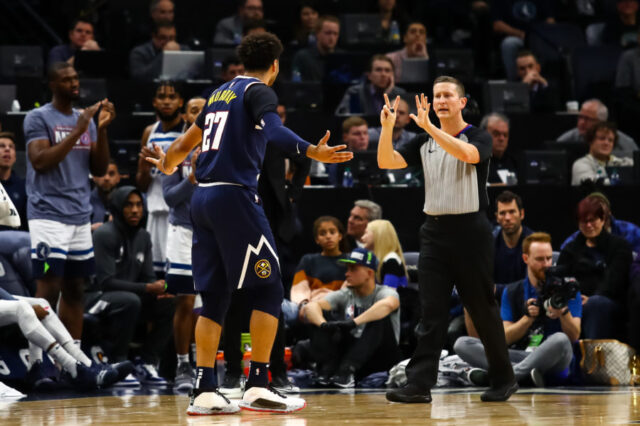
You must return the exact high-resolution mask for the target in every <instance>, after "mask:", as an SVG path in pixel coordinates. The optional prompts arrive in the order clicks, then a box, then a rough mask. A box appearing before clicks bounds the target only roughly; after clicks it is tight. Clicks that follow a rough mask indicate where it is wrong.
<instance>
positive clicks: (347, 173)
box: [342, 167, 353, 188]
mask: <svg viewBox="0 0 640 426" xmlns="http://www.w3.org/2000/svg"><path fill="white" fill-rule="evenodd" d="M342 186H343V187H345V188H351V187H353V173H351V168H350V167H345V168H344V173H342Z"/></svg>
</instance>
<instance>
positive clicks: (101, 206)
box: [90, 159, 120, 232]
mask: <svg viewBox="0 0 640 426" xmlns="http://www.w3.org/2000/svg"><path fill="white" fill-rule="evenodd" d="M93 183H95V185H96V186H95V188H93V191H91V200H90V202H91V209H92V212H91V231H92V232H93V231H95V230H96V229H97V228H98V227H99V226H100V225H102V224H103V223H104V222H108V221H109V210H108V206H109V195H110V194H111V192H112V191H113V190H114V189H115V188H116V187H117V186H118V184H119V183H120V172H119V171H118V165H117V164H116V161H115V160H114V159H110V160H109V166H108V167H107V173H105V175H104V176H99V177H98V176H94V177H93Z"/></svg>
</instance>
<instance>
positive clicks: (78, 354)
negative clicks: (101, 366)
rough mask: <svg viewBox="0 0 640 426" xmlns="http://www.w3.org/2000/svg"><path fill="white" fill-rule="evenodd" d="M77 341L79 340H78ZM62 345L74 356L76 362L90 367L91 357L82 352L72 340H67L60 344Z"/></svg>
mask: <svg viewBox="0 0 640 426" xmlns="http://www.w3.org/2000/svg"><path fill="white" fill-rule="evenodd" d="M78 342H80V341H79V340H78ZM62 347H63V348H64V350H65V351H67V352H69V354H70V355H71V356H72V357H74V358H75V359H76V360H77V361H78V362H80V363H82V364H84V365H85V366H87V367H91V359H89V357H88V356H86V355H85V354H84V352H82V349H80V345H76V343H75V341H74V340H69V341H67V342H65V343H63V344H62Z"/></svg>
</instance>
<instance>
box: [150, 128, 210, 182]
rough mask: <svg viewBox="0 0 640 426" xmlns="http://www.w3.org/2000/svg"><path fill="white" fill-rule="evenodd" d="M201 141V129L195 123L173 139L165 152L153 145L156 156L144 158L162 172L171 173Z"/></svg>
mask: <svg viewBox="0 0 640 426" xmlns="http://www.w3.org/2000/svg"><path fill="white" fill-rule="evenodd" d="M201 141H202V129H201V128H200V127H198V126H197V125H196V124H192V125H191V127H189V129H188V130H187V132H186V133H184V134H182V135H180V136H179V137H178V138H177V139H176V140H175V141H173V143H172V144H171V146H170V147H169V149H168V150H167V153H166V154H165V153H164V152H163V151H162V148H160V147H159V146H154V148H155V154H156V157H155V158H154V157H147V158H145V160H147V161H148V162H150V163H151V164H153V165H154V166H156V167H157V168H158V170H160V171H161V172H162V173H164V174H167V175H171V174H173V173H175V171H176V170H177V169H178V165H179V164H180V163H182V162H183V161H184V159H185V158H187V155H189V153H190V152H191V151H192V150H193V148H195V147H196V145H198V144H199V143H200V142H201Z"/></svg>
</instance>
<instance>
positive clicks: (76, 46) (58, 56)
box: [48, 18, 100, 66]
mask: <svg viewBox="0 0 640 426" xmlns="http://www.w3.org/2000/svg"><path fill="white" fill-rule="evenodd" d="M78 50H100V46H98V42H96V41H95V40H94V38H93V24H92V23H91V22H89V21H88V20H86V19H85V18H78V19H76V20H75V21H73V24H72V25H71V28H70V29H69V44H60V45H58V46H55V47H53V48H52V49H51V50H50V51H49V62H48V63H49V66H51V65H52V64H54V63H56V62H68V63H70V64H71V65H73V62H74V60H75V57H76V52H78Z"/></svg>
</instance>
